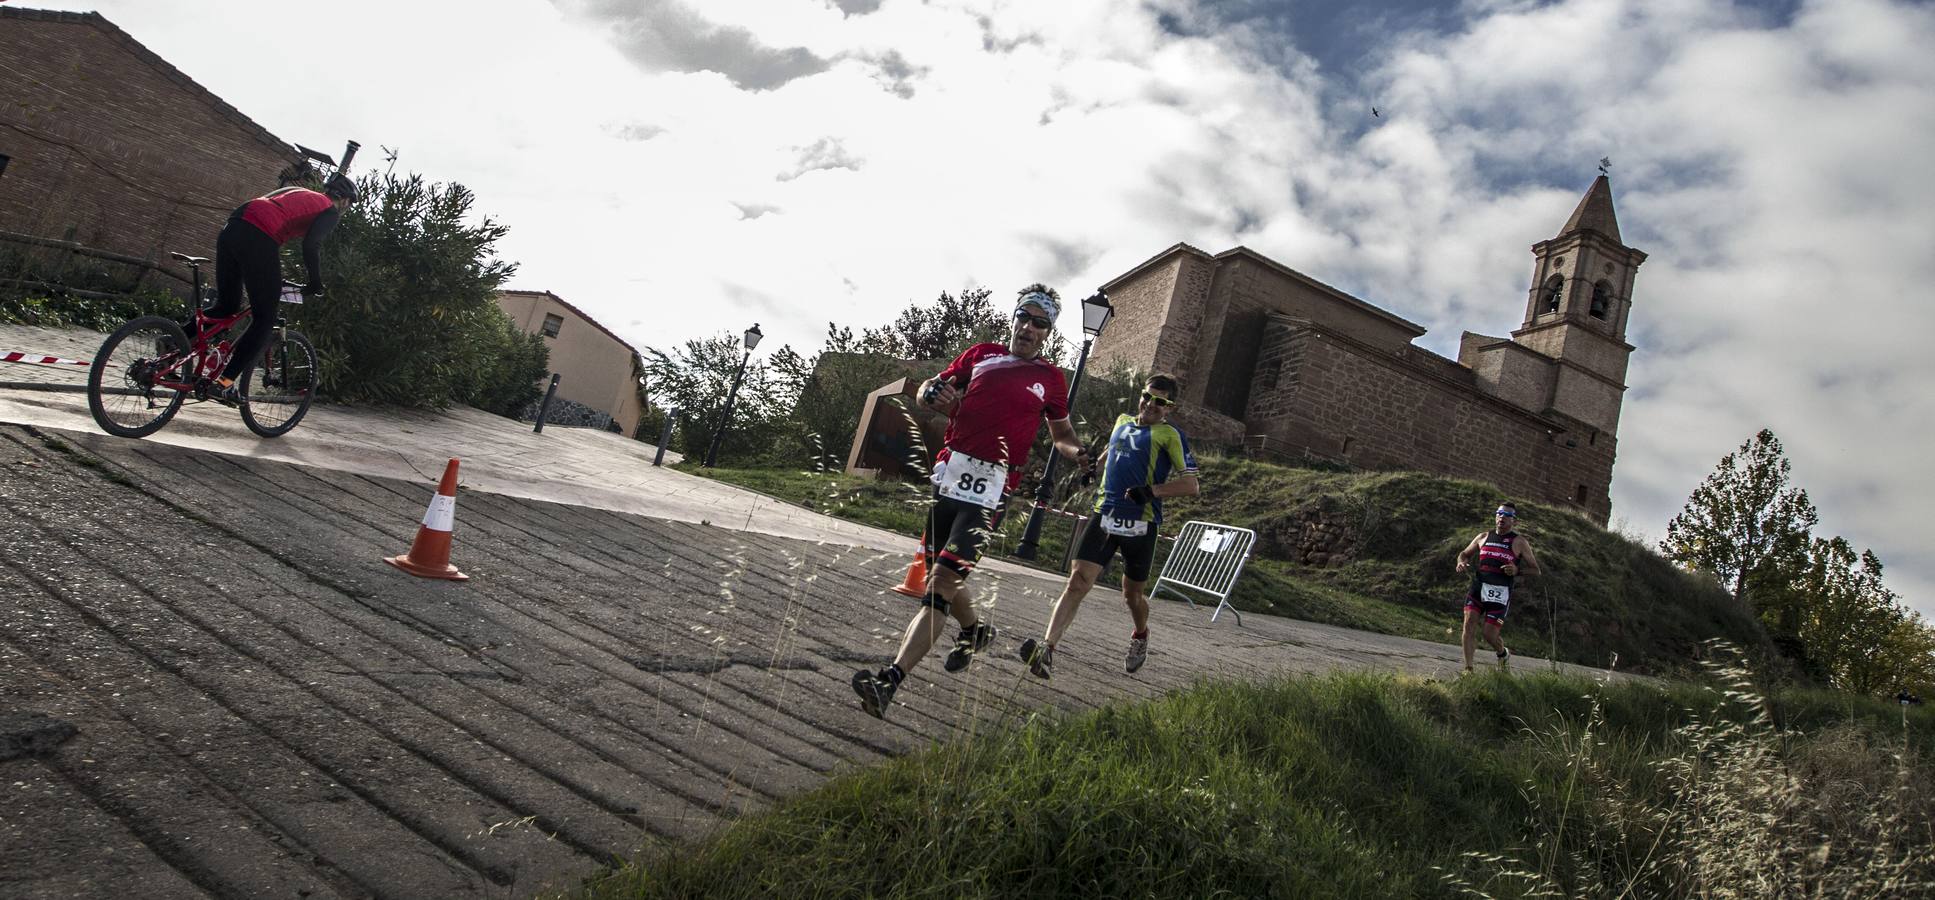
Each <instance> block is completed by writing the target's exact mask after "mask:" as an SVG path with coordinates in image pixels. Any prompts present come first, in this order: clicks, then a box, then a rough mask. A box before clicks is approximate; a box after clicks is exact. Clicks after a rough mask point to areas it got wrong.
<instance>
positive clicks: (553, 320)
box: [544, 313, 564, 337]
mask: <svg viewBox="0 0 1935 900" xmlns="http://www.w3.org/2000/svg"><path fill="white" fill-rule="evenodd" d="M563 327H564V317H563V316H560V315H558V314H557V313H545V314H544V336H545V337H557V336H558V329H559V328H563Z"/></svg>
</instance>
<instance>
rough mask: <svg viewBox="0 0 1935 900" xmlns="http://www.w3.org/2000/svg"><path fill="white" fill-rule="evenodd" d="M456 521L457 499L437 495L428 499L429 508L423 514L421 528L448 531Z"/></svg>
mask: <svg viewBox="0 0 1935 900" xmlns="http://www.w3.org/2000/svg"><path fill="white" fill-rule="evenodd" d="M456 521H457V498H455V497H446V496H444V495H442V494H438V495H436V496H435V497H431V498H430V508H429V509H428V510H426V511H425V512H424V514H423V527H425V528H428V529H430V530H432V531H449V530H450V528H451V526H452V525H453V524H455V523H456Z"/></svg>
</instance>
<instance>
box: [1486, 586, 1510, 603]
mask: <svg viewBox="0 0 1935 900" xmlns="http://www.w3.org/2000/svg"><path fill="white" fill-rule="evenodd" d="M1511 596H1512V589H1511V588H1509V587H1506V586H1505V585H1502V584H1484V585H1479V587H1478V599H1479V600H1482V601H1484V602H1486V603H1498V604H1505V603H1510V602H1511Z"/></svg>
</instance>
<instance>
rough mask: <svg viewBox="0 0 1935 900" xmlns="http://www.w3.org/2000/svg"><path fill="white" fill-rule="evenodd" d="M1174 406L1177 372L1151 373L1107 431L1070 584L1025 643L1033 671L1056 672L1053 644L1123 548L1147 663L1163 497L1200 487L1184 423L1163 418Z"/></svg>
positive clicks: (1135, 657) (1139, 645) (1125, 579)
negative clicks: (1042, 628)
mask: <svg viewBox="0 0 1935 900" xmlns="http://www.w3.org/2000/svg"><path fill="white" fill-rule="evenodd" d="M1175 405H1176V379H1174V378H1171V377H1169V376H1167V375H1152V376H1150V377H1149V380H1148V382H1147V383H1146V384H1145V385H1144V386H1143V389H1142V397H1141V400H1140V401H1139V402H1138V403H1137V405H1136V414H1135V415H1133V416H1131V415H1127V414H1124V415H1122V416H1118V417H1117V418H1116V420H1115V430H1114V431H1113V432H1111V433H1110V434H1109V450H1108V456H1107V461H1106V463H1105V465H1104V468H1103V469H1102V488H1101V490H1100V491H1099V492H1098V494H1097V496H1096V498H1095V514H1094V515H1092V516H1090V517H1089V520H1088V525H1087V527H1085V528H1083V529H1082V542H1081V545H1080V546H1079V547H1078V548H1077V549H1076V551H1075V559H1074V561H1073V562H1071V563H1070V564H1069V570H1068V584H1067V586H1065V587H1064V588H1062V595H1061V598H1060V599H1058V600H1056V601H1055V608H1054V610H1053V611H1052V612H1050V613H1049V615H1048V633H1047V635H1045V636H1043V637H1042V639H1041V640H1039V641H1037V640H1035V639H1034V638H1029V639H1028V640H1025V641H1022V642H1021V658H1022V660H1024V661H1026V662H1027V663H1028V668H1029V669H1030V670H1031V671H1033V672H1034V673H1035V674H1036V675H1038V676H1040V677H1042V678H1047V677H1049V675H1051V674H1052V673H1053V671H1054V667H1055V647H1056V645H1057V644H1058V643H1059V642H1060V641H1061V639H1062V634H1063V633H1065V632H1066V631H1068V626H1069V625H1070V624H1071V623H1073V622H1074V621H1075V610H1076V609H1077V608H1079V607H1080V606H1081V605H1082V598H1083V597H1086V596H1088V592H1089V589H1090V588H1092V587H1094V586H1095V580H1096V579H1098V578H1100V577H1102V573H1103V572H1105V571H1107V570H1108V567H1109V563H1110V562H1112V561H1113V560H1114V559H1115V555H1116V553H1118V552H1120V553H1121V554H1122V600H1123V602H1125V603H1127V604H1128V606H1129V617H1130V618H1131V619H1133V620H1134V622H1135V631H1134V632H1132V633H1131V634H1130V635H1129V655H1128V660H1127V665H1128V670H1129V671H1130V672H1134V671H1135V670H1137V669H1140V668H1142V663H1143V660H1145V659H1147V658H1148V655H1149V599H1148V596H1147V595H1146V594H1145V593H1144V590H1145V589H1146V588H1147V587H1148V585H1149V567H1150V564H1151V563H1153V562H1154V561H1155V556H1156V527H1157V526H1159V525H1161V524H1162V499H1161V498H1163V497H1193V496H1195V495H1196V492H1197V491H1198V490H1200V485H1199V484H1198V482H1197V480H1196V474H1197V473H1196V456H1195V454H1193V453H1190V452H1189V439H1188V438H1186V437H1183V433H1182V429H1179V428H1177V427H1176V426H1174V425H1171V424H1169V423H1168V422H1166V421H1164V420H1165V419H1167V418H1168V417H1169V410H1170V409H1172V408H1174V406H1175Z"/></svg>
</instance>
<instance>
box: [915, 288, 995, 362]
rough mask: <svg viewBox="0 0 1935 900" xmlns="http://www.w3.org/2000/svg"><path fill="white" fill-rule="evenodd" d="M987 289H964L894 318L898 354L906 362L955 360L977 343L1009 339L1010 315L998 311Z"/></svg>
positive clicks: (942, 295) (942, 294) (943, 295)
mask: <svg viewBox="0 0 1935 900" xmlns="http://www.w3.org/2000/svg"><path fill="white" fill-rule="evenodd" d="M991 293H992V292H991V291H989V290H988V289H987V288H965V289H963V290H962V291H961V293H960V295H959V296H956V295H954V294H950V293H948V292H946V291H942V292H941V296H940V297H938V298H936V299H935V301H934V303H933V305H931V306H923V305H921V304H914V305H912V306H909V307H907V308H906V309H904V310H901V312H900V315H899V317H897V318H895V319H894V324H893V333H894V334H895V336H897V337H898V338H899V339H900V348H899V355H900V356H902V357H903V358H906V359H953V358H954V357H956V356H958V355H960V353H961V351H963V350H966V349H967V348H968V347H970V346H973V345H975V344H980V343H986V342H988V341H1000V340H1003V339H1005V338H1006V337H1007V334H1008V329H1009V327H1010V324H1009V322H1008V318H1007V316H1005V315H1003V314H1002V313H1001V311H999V310H997V309H995V307H994V303H993V302H991V301H990V300H989V299H988V297H989V295H990V294H991Z"/></svg>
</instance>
